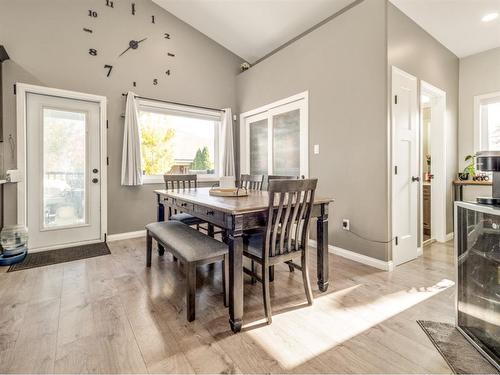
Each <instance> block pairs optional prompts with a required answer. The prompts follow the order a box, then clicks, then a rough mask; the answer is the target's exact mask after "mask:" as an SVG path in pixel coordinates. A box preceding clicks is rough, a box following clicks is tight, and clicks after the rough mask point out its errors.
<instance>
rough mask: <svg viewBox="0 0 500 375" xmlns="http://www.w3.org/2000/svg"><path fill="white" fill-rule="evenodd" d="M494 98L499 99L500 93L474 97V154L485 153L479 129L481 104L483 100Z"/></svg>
mask: <svg viewBox="0 0 500 375" xmlns="http://www.w3.org/2000/svg"><path fill="white" fill-rule="evenodd" d="M496 97H500V91H495V92H490V93H488V94H482V95H476V96H474V153H476V152H478V151H487V150H486V149H485V148H484V147H482V146H481V143H482V142H481V138H483V134H482V129H481V128H482V126H481V117H482V115H481V113H480V109H481V102H482V101H484V100H485V99H492V98H496Z"/></svg>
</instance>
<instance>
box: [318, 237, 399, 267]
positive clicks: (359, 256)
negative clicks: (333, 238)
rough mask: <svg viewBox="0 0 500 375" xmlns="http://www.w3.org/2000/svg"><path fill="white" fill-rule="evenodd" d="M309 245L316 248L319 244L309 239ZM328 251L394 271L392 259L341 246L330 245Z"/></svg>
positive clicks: (371, 265)
mask: <svg viewBox="0 0 500 375" xmlns="http://www.w3.org/2000/svg"><path fill="white" fill-rule="evenodd" d="M309 246H311V247H314V248H316V246H317V244H316V241H315V240H311V239H310V240H309ZM328 251H329V252H330V253H332V254H335V255H338V256H341V257H342V258H346V259H349V260H353V261H355V262H358V263H361V264H365V265H367V266H370V267H374V268H377V269H379V270H382V271H389V272H390V271H393V270H394V263H393V262H392V260H389V261H383V260H380V259H376V258H372V257H369V256H366V255H362V254H358V253H356V252H354V251H351V250H346V249H343V248H341V247H337V246H332V245H328Z"/></svg>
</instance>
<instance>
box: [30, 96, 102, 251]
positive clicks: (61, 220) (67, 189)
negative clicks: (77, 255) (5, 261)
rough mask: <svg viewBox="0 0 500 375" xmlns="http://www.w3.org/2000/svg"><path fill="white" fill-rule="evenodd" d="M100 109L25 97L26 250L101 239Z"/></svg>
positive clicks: (91, 104) (95, 105) (61, 100)
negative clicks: (27, 237) (27, 236)
mask: <svg viewBox="0 0 500 375" xmlns="http://www.w3.org/2000/svg"><path fill="white" fill-rule="evenodd" d="M99 111H100V108H99V103H94V102H88V101H83V100H75V99H66V98H60V97H55V96H46V95H40V94H32V93H29V94H27V97H26V192H27V194H26V215H27V217H26V224H27V227H28V233H29V247H30V249H44V248H55V247H62V246H67V245H71V244H77V243H86V242H88V243H90V242H98V241H100V239H101V186H100V185H101V178H100V175H101V173H100V168H101V163H100V162H101V149H100V127H99V121H100V120H99V116H100V113H99Z"/></svg>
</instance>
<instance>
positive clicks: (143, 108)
mask: <svg viewBox="0 0 500 375" xmlns="http://www.w3.org/2000/svg"><path fill="white" fill-rule="evenodd" d="M138 112H139V131H140V133H141V155H142V164H143V167H142V168H143V174H144V182H146V183H148V182H149V183H161V182H163V175H164V174H196V175H198V178H199V179H200V180H208V179H217V178H218V177H219V170H220V165H219V154H220V150H219V144H222V142H219V134H220V133H221V132H220V112H217V111H209V110H203V109H198V108H195V107H189V106H180V105H170V104H164V103H159V102H151V101H145V100H140V101H139V103H138Z"/></svg>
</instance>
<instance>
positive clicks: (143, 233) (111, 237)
mask: <svg viewBox="0 0 500 375" xmlns="http://www.w3.org/2000/svg"><path fill="white" fill-rule="evenodd" d="M139 237H146V230H145V229H143V230H137V231H135V232H125V233H116V234H110V235H109V236H108V238H107V239H106V241H107V242H113V241H120V240H128V239H129V238H139Z"/></svg>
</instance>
